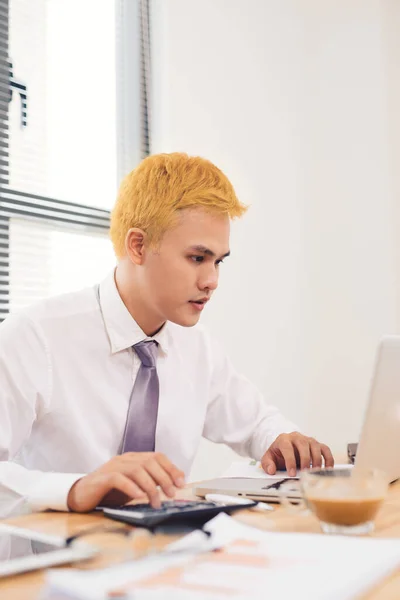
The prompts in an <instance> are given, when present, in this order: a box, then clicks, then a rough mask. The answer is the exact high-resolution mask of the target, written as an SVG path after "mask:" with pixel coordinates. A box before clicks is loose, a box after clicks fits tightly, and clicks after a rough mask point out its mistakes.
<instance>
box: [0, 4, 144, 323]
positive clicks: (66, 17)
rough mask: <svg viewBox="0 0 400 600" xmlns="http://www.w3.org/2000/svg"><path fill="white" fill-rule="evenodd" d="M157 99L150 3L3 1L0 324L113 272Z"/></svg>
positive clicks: (0, 46)
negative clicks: (121, 183)
mask: <svg viewBox="0 0 400 600" xmlns="http://www.w3.org/2000/svg"><path fill="white" fill-rule="evenodd" d="M94 16H95V17H96V18H94ZM121 16H123V17H124V19H123V21H122V20H121ZM122 25H123V26H122ZM88 32H89V34H88ZM88 35H90V44H89V43H88ZM126 90H129V95H128V96H127V95H126ZM124 94H125V96H124ZM149 98H150V24H149V1H148V0H132V1H131V0H115V2H113V1H111V2H110V1H109V0H84V2H82V0H69V1H68V2H59V1H58V0H35V2H32V0H0V321H1V320H3V319H4V318H5V317H6V316H7V314H8V313H9V312H12V311H15V310H19V309H20V308H22V307H23V306H26V305H28V304H30V303H31V302H33V301H35V300H38V299H40V298H43V297H46V296H49V295H52V294H56V293H61V292H66V291H72V290H74V289H78V288H80V287H84V286H85V285H92V284H93V283H95V282H96V281H99V280H100V279H101V278H102V277H103V276H104V275H105V274H106V273H107V271H109V270H110V269H111V268H112V266H113V265H114V264H115V259H114V255H113V252H112V248H111V242H110V240H109V238H108V229H109V220H110V213H109V209H110V208H111V206H112V205H113V203H114V200H115V194H116V190H117V184H118V180H119V179H120V178H121V177H122V176H123V175H125V173H126V172H127V171H128V170H131V169H132V168H133V167H134V166H135V164H137V162H138V161H139V160H140V159H141V158H142V157H144V156H146V155H147V154H148V153H149V152H150V127H149V124H150V111H149ZM124 103H125V104H124ZM122 109H123V110H122ZM132 123H134V126H132ZM121 148H122V151H121ZM121 157H122V158H123V160H121ZM122 163H123V167H122V168H121V164H122Z"/></svg>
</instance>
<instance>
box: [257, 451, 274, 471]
mask: <svg viewBox="0 0 400 600" xmlns="http://www.w3.org/2000/svg"><path fill="white" fill-rule="evenodd" d="M261 466H262V468H263V469H264V471H265V472H266V473H268V475H275V473H276V462H275V457H274V453H273V451H272V450H267V452H266V453H265V454H264V456H263V457H262V459H261Z"/></svg>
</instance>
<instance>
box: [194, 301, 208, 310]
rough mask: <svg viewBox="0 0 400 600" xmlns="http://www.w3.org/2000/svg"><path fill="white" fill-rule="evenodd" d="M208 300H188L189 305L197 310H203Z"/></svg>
mask: <svg viewBox="0 0 400 600" xmlns="http://www.w3.org/2000/svg"><path fill="white" fill-rule="evenodd" d="M209 299H210V298H200V299H199V300H189V304H191V305H192V306H193V307H194V308H197V310H203V308H204V307H205V305H206V304H207V302H208V301H209Z"/></svg>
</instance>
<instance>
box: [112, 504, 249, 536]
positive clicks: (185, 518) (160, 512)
mask: <svg viewBox="0 0 400 600" xmlns="http://www.w3.org/2000/svg"><path fill="white" fill-rule="evenodd" d="M256 504H257V503H256V502H253V501H252V500H249V501H248V502H247V503H246V504H229V503H226V504H220V503H218V504H217V503H216V502H205V501H201V500H167V501H165V502H162V504H161V508H153V507H152V506H151V505H150V504H129V505H125V506H119V507H118V508H103V509H102V510H103V514H104V516H105V517H109V518H110V519H114V520H116V521H123V522H124V523H129V524H130V525H135V526H136V527H145V528H147V529H152V528H153V527H157V526H159V525H170V524H174V525H177V524H178V525H187V526H193V527H201V526H202V525H204V523H206V522H207V521H209V520H210V519H212V518H213V517H215V516H216V515H217V514H218V513H220V512H223V513H227V514H230V513H232V512H234V511H236V510H240V509H243V508H251V507H252V506H255V505H256Z"/></svg>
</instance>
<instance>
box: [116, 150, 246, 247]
mask: <svg viewBox="0 0 400 600" xmlns="http://www.w3.org/2000/svg"><path fill="white" fill-rule="evenodd" d="M196 207H201V208H204V209H206V210H209V211H211V212H215V213H219V214H227V215H229V217H230V218H231V219H234V218H235V217H240V216H241V215H242V214H243V213H244V212H245V211H246V210H247V207H246V206H244V205H243V204H241V203H240V202H239V200H238V198H237V197H236V194H235V191H234V189H233V186H232V184H231V183H230V181H229V179H228V178H227V177H226V175H224V173H222V171H220V170H219V169H218V168H217V167H216V166H215V165H213V164H212V163H211V162H210V161H208V160H206V159H204V158H200V157H198V156H188V155H187V154H184V153H180V152H174V153H172V154H154V155H152V156H149V157H148V158H145V160H143V161H142V162H141V163H140V164H139V165H138V166H137V167H136V169H134V170H133V171H132V172H131V173H129V175H127V176H126V177H125V178H124V179H123V181H122V183H121V187H120V189H119V193H118V197H117V201H116V204H115V206H114V209H113V211H112V213H111V229H110V235H111V241H112V243H113V246H114V251H115V254H116V255H117V257H118V258H121V257H122V256H124V254H125V238H126V234H127V233H128V231H129V229H131V228H132V227H138V228H140V229H143V230H144V231H145V232H146V233H147V236H148V241H149V244H150V245H155V244H157V243H158V242H159V241H160V240H161V238H162V236H163V234H164V233H165V231H167V230H168V229H170V228H171V227H173V226H174V225H175V224H176V222H177V218H178V214H179V212H178V211H180V210H182V209H185V208H196Z"/></svg>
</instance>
